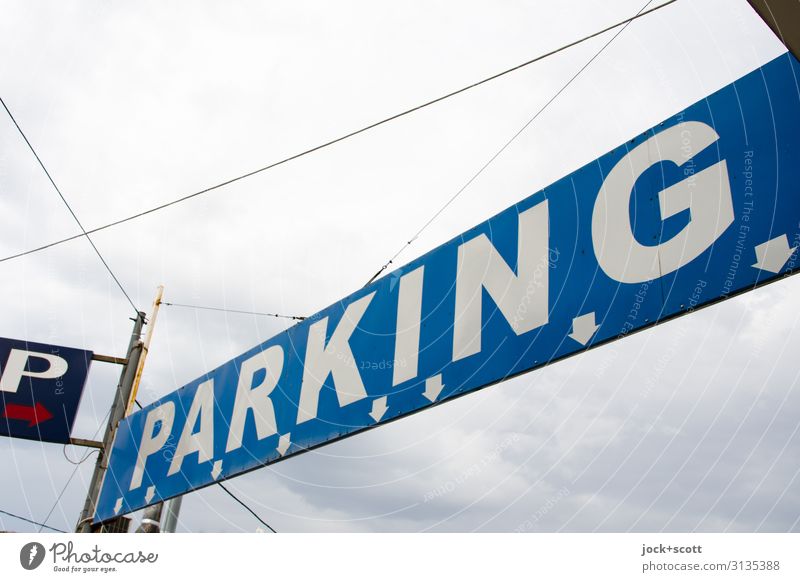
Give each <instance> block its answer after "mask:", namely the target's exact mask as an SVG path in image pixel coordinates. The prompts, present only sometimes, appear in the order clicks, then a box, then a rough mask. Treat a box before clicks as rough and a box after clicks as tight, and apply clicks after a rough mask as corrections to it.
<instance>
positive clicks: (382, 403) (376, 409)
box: [369, 396, 389, 422]
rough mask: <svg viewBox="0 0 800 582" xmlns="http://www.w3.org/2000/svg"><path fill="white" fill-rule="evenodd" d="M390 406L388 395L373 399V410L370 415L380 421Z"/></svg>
mask: <svg viewBox="0 0 800 582" xmlns="http://www.w3.org/2000/svg"><path fill="white" fill-rule="evenodd" d="M388 408H389V407H388V406H386V396H383V397H381V398H376V399H375V400H373V401H372V412H370V413H369V415H370V416H371V417H372V418H374V419H375V422H380V421H381V419H382V418H383V415H384V414H386V410H387V409H388Z"/></svg>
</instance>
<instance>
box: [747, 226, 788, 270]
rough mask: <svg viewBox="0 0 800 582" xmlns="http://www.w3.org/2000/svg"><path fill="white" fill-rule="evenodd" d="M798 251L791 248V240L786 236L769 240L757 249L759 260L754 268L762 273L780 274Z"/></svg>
mask: <svg viewBox="0 0 800 582" xmlns="http://www.w3.org/2000/svg"><path fill="white" fill-rule="evenodd" d="M796 250H797V247H794V248H791V247H789V240H788V239H787V238H786V235H785V234H782V235H781V236H776V237H775V238H773V239H772V240H768V241H767V242H765V243H762V244H760V245H758V246H757V247H756V259H758V260H757V261H756V264H755V265H753V267H755V268H756V269H761V270H762V271H770V272H772V273H780V272H781V269H783V266H784V265H785V264H786V261H788V260H789V259H790V258H791V257H792V255H793V254H794V252H795V251H796Z"/></svg>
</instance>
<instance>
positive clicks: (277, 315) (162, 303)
mask: <svg viewBox="0 0 800 582" xmlns="http://www.w3.org/2000/svg"><path fill="white" fill-rule="evenodd" d="M161 305H169V306H171V307H186V308H189V309H200V310H205V311H224V312H226V313H241V314H244V315H263V316H265V317H277V318H280V319H293V320H295V321H303V320H304V319H305V317H304V316H302V315H283V314H280V313H263V312H261V311H243V310H241V309H227V308H225V307H208V306H205V305H188V304H186V303H168V302H166V301H162V302H161Z"/></svg>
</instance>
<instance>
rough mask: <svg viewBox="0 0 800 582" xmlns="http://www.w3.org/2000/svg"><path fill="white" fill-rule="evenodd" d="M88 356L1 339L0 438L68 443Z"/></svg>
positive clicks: (86, 353) (77, 351)
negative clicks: (2, 436) (1, 436)
mask: <svg viewBox="0 0 800 582" xmlns="http://www.w3.org/2000/svg"><path fill="white" fill-rule="evenodd" d="M91 362H92V352H90V351H87V350H78V349H75V348H65V347H61V346H51V345H47V344H37V343H34V342H27V341H23V340H13V339H6V338H0V435H5V436H10V437H17V438H23V439H31V440H36V441H46V442H51V443H68V442H69V438H70V433H71V432H72V425H73V423H74V422H75V415H76V414H77V412H78V405H79V404H80V401H81V395H82V394H83V387H84V384H85V383H86V377H87V376H88V375H89V366H90V365H91Z"/></svg>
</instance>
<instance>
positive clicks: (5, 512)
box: [0, 509, 67, 533]
mask: <svg viewBox="0 0 800 582" xmlns="http://www.w3.org/2000/svg"><path fill="white" fill-rule="evenodd" d="M0 513H2V514H5V515H8V516H11V517H13V518H14V519H21V520H22V521H27V522H28V523H32V524H33V525H38V526H39V531H40V532H41V531H42V529H41V528H44V527H46V528H47V529H51V530H53V531H57V532H59V533H67V532H65V531H64V530H63V529H58V528H57V527H53V526H50V525H47V524H44V523H39V522H38V521H33V520H32V519H28V518H27V517H22V516H21V515H17V514H15V513H11V512H10V511H6V510H5V509H0Z"/></svg>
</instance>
